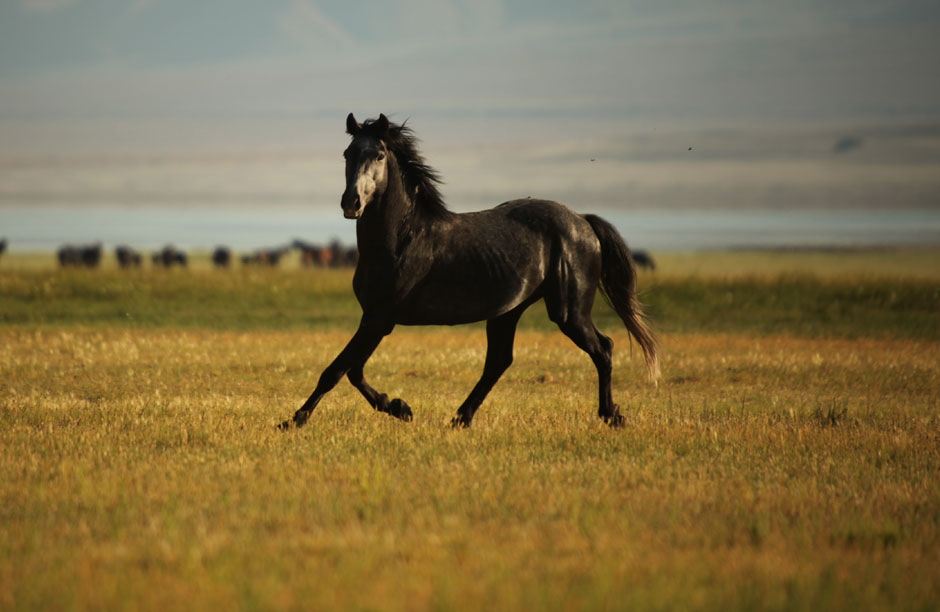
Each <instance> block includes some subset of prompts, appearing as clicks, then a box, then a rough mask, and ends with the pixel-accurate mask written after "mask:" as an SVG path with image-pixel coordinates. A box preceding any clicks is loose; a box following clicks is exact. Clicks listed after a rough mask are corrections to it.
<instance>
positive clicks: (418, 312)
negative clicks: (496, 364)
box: [397, 281, 537, 325]
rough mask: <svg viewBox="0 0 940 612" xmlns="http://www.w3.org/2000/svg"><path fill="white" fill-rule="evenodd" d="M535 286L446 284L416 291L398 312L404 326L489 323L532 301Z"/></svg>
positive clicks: (522, 284) (521, 284) (526, 283)
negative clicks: (488, 321)
mask: <svg viewBox="0 0 940 612" xmlns="http://www.w3.org/2000/svg"><path fill="white" fill-rule="evenodd" d="M536 290H537V287H536V286H532V284H531V283H528V282H526V281H520V282H518V283H514V284H513V285H512V286H506V287H498V286H493V285H489V286H487V285H484V284H481V285H471V286H467V285H466V284H462V285H459V286H458V285H457V284H443V285H438V286H437V287H435V288H431V287H428V288H427V289H425V290H420V291H416V292H415V293H414V294H413V295H412V296H411V299H409V300H407V301H405V302H404V303H402V304H401V305H400V307H399V309H398V317H397V319H398V322H399V323H401V324H402V325H462V324H464V323H474V322H476V321H486V320H489V319H492V318H494V317H498V316H499V315H501V314H504V313H506V312H509V311H510V310H512V309H513V308H516V307H517V306H519V305H520V304H522V303H524V302H526V301H528V300H531V298H532V297H533V294H534V293H535V291H536Z"/></svg>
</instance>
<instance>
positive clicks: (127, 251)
mask: <svg viewBox="0 0 940 612" xmlns="http://www.w3.org/2000/svg"><path fill="white" fill-rule="evenodd" d="M114 256H115V257H116V258H117V262H118V266H119V267H121V268H139V267H140V263H141V256H140V253H138V252H137V251H135V250H134V249H132V248H131V247H129V246H126V245H120V246H118V247H115V249H114Z"/></svg>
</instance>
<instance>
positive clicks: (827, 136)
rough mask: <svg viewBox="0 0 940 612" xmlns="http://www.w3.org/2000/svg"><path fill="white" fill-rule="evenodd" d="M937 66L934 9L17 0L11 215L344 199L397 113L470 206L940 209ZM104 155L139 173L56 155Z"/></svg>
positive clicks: (738, 3) (890, 4)
mask: <svg viewBox="0 0 940 612" xmlns="http://www.w3.org/2000/svg"><path fill="white" fill-rule="evenodd" d="M938 57H940V3H937V2H936V0H763V1H757V0H613V1H610V0H579V1H578V2H557V1H552V0H547V1H546V0H520V1H509V0H505V1H502V0H438V1H432V0H401V1H398V2H378V1H376V2H355V1H351V0H267V1H264V2H259V1H256V0H199V1H193V0H122V1H119V0H4V1H3V2H2V3H0V161H3V160H6V161H3V164H2V165H0V204H3V203H9V202H12V201H21V200H23V198H24V197H25V198H26V199H27V200H29V198H33V199H32V200H30V201H37V202H40V201H49V200H57V201H58V200H62V199H66V198H68V197H69V194H70V193H72V192H70V191H69V190H70V189H71V190H73V191H74V192H75V193H78V194H79V195H82V194H84V195H83V197H85V198H86V199H89V198H91V199H93V198H94V197H100V198H103V199H104V200H108V198H109V197H110V198H113V199H115V200H117V199H121V198H123V199H125V200H126V199H127V197H128V195H127V194H128V193H131V196H133V197H137V198H141V201H147V197H148V194H150V196H153V192H155V191H159V190H161V189H162V190H170V191H172V189H173V188H175V185H184V184H185V185H188V187H186V189H183V191H182V193H181V195H180V194H178V195H179V198H178V199H186V198H187V197H189V198H192V197H194V194H197V193H208V192H212V194H211V195H213V197H216V198H221V199H224V198H225V197H226V194H229V195H231V196H232V197H234V196H235V195H236V194H237V193H239V192H240V193H249V194H252V193H259V194H260V193H263V192H264V193H266V191H265V190H267V191H271V190H272V189H274V190H277V189H282V191H283V190H286V192H287V193H288V195H290V194H295V195H296V196H297V198H298V200H299V199H302V198H323V199H324V200H325V199H326V198H328V197H329V202H330V206H331V207H332V205H333V204H334V202H333V200H334V199H335V198H334V197H333V195H335V194H334V192H335V190H336V189H337V184H336V182H337V181H338V180H340V179H341V177H339V178H335V177H333V175H334V174H336V169H335V168H334V166H335V163H334V162H335V160H334V157H336V155H338V153H337V152H338V151H341V150H342V148H343V147H344V146H345V144H344V143H345V139H346V136H345V135H344V134H343V126H344V124H345V116H346V113H348V112H355V113H356V116H357V117H358V118H360V119H363V118H365V117H370V116H371V117H374V116H376V115H377V114H378V113H379V112H384V113H385V114H387V115H389V116H390V117H392V118H393V120H397V121H403V120H409V121H410V122H411V125H412V126H413V127H414V128H415V129H416V130H417V131H418V133H419V135H420V136H421V138H422V139H423V141H424V143H425V153H426V154H427V155H428V158H429V161H430V162H431V164H432V165H434V166H436V167H438V169H439V170H441V172H442V174H443V175H444V177H445V180H446V181H447V183H448V185H449V189H445V195H446V194H448V193H452V194H455V195H457V196H460V197H461V198H463V199H464V201H466V202H469V203H468V204H467V205H466V206H468V207H470V208H473V207H478V206H482V205H483V202H486V201H489V199H490V198H496V200H495V201H493V202H492V203H495V202H496V201H500V199H499V198H501V197H502V196H501V195H500V194H503V193H505V194H507V195H517V194H520V193H522V191H523V190H532V189H536V190H539V189H541V190H543V191H542V192H549V195H551V196H552V197H556V196H555V194H559V195H558V197H559V198H561V197H563V196H565V197H567V196H570V197H575V198H587V199H589V198H593V201H596V202H601V203H609V202H613V201H615V200H617V199H618V198H623V197H629V198H632V199H633V201H636V202H639V203H640V205H643V206H660V205H666V206H669V205H683V206H689V205H694V203H695V202H702V205H703V206H713V205H714V206H720V205H724V206H730V207H735V206H739V205H746V204H754V205H758V206H775V205H776V203H779V202H789V203H790V204H796V205H803V206H817V205H818V206H830V207H831V206H833V205H835V206H837V207H838V206H849V207H850V206H862V207H871V206H879V205H884V202H886V201H888V199H890V200H891V202H894V203H897V202H900V203H901V204H902V205H904V206H912V207H936V208H940V197H938V193H940V183H938V180H940V179H932V178H931V176H932V175H933V174H940V172H936V171H937V170H938V169H940V165H938V164H940V148H938V146H937V145H938V143H940V62H938V61H937V59H936V58H938ZM839 143H842V144H843V145H844V144H845V143H849V144H848V146H842V145H840V144H839ZM925 143H926V144H925ZM840 147H841V148H840ZM251 152H255V153H256V154H257V156H258V157H257V158H251V159H248V160H247V161H246V157H245V156H246V155H248V156H249V157H250V155H251ZM149 154H159V155H170V156H173V159H172V160H171V161H170V162H168V163H167V164H164V166H163V167H162V169H161V168H154V167H152V165H148V164H146V163H144V161H141V160H142V159H143V160H146V159H150V158H147V157H146V156H147V155H149ZM83 155H84V156H88V155H96V156H98V159H101V157H102V156H107V155H118V156H125V157H122V158H121V159H128V160H129V161H128V162H127V164H129V165H127V164H126V165H125V166H123V167H122V168H121V172H120V173H115V172H114V171H113V170H114V168H113V167H112V166H109V167H107V168H103V167H102V166H100V165H98V166H89V165H87V164H86V165H84V166H78V167H75V166H66V167H62V166H61V165H60V166H57V167H56V168H55V172H52V171H51V170H50V168H49V167H40V166H38V165H37V164H38V162H37V160H42V159H48V158H50V157H52V158H56V159H59V158H61V157H63V156H64V157H66V158H68V159H74V158H75V157H76V156H78V157H81V156H83ZM187 155H189V156H190V157H187ZM210 158H211V159H212V160H215V161H216V162H218V163H216V165H215V168H216V175H212V174H211V173H210V174H209V176H208V177H207V176H204V175H202V174H200V175H199V176H198V177H197V176H195V174H197V173H196V172H195V171H194V170H193V168H194V167H195V165H197V164H196V161H205V160H206V159H210ZM261 158H263V159H261ZM693 159H694V160H695V163H692V162H691V160H693ZM11 160H12V161H11ZM23 160H27V161H26V162H24V161H23ZM180 160H182V161H180ZM194 160H196V161H194ZM219 160H221V161H219ZM259 160H260V161H259ZM318 160H320V161H318ZM591 160H596V161H597V163H592V164H590V165H589V162H590V161H591ZM833 160H835V162H834V161H833ZM59 161H61V160H59ZM112 161H113V159H112ZM307 161H310V162H311V163H312V164H313V166H306V165H304V164H306V162H307ZM27 162H28V163H27ZM321 162H322V163H321ZM849 162H851V163H849ZM173 164H176V165H177V166H174V165H173ZM266 164H267V165H266ZM317 164H320V165H317ZM821 164H822V165H821ZM823 166H825V168H824V167H823ZM174 167H177V169H178V170H179V172H178V173H177V174H174ZM276 168H279V169H280V170H278V169H276ZM307 170H309V173H308V175H309V177H311V178H310V179H309V180H310V181H314V180H315V181H316V182H315V183H314V182H307V183H304V179H302V178H299V177H301V176H302V175H304V174H305V172H306V171H307ZM279 172H282V174H279ZM109 173H110V174H109ZM283 173H286V175H285V174H283ZM118 174H119V175H120V179H117V178H115V177H116V176H118ZM481 176H482V177H486V178H485V180H484V179H481ZM109 181H110V182H109ZM116 181H117V182H116ZM213 181H214V183H213ZM210 183H212V184H210ZM280 183H283V185H287V186H286V187H283V188H281V187H277V185H278V184H280ZM128 185H130V186H128ZM213 185H215V186H213ZM223 185H224V186H223ZM127 189H131V191H130V192H128V191H127ZM181 189H182V188H181ZM331 194H332V195H331ZM281 195H282V196H283V195H284V194H283V193H282V194H281ZM27 196H28V197H27ZM153 197H156V196H153ZM79 199H81V198H79ZM131 199H133V198H131ZM800 203H802V204H800ZM457 208H460V206H459V205H458V206H457Z"/></svg>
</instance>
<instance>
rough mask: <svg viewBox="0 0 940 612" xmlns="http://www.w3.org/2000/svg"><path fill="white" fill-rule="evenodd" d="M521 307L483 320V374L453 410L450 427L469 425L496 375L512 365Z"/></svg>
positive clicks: (494, 382) (493, 382)
mask: <svg viewBox="0 0 940 612" xmlns="http://www.w3.org/2000/svg"><path fill="white" fill-rule="evenodd" d="M523 310H525V308H524V307H522V308H517V309H516V310H513V311H510V312H507V313H506V314H504V315H501V316H499V317H496V318H495V319H490V320H489V321H487V322H486V362H485V364H484V365H483V375H482V376H481V377H480V380H479V381H478V382H477V384H476V386H475V387H473V391H471V392H470V395H469V396H467V399H466V400H464V402H463V404H461V405H460V408H458V409H457V416H455V417H454V419H453V420H452V421H451V422H450V424H451V425H452V426H453V427H470V422H471V421H472V420H473V415H474V413H476V411H477V408H479V407H480V404H482V403H483V400H484V399H486V396H487V394H488V393H489V392H490V390H491V389H492V388H493V385H495V384H496V381H497V380H499V377H500V376H502V375H503V372H505V371H506V369H507V368H508V367H509V366H510V365H511V364H512V345H513V341H514V339H515V336H516V324H517V323H519V317H520V316H522V311H523Z"/></svg>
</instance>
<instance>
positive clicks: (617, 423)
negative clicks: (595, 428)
mask: <svg viewBox="0 0 940 612" xmlns="http://www.w3.org/2000/svg"><path fill="white" fill-rule="evenodd" d="M604 422H605V423H607V424H608V425H609V426H610V427H611V428H613V429H620V428H622V427H623V426H625V425H626V424H627V420H626V419H625V418H623V415H622V414H615V415H612V416H609V417H604Z"/></svg>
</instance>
